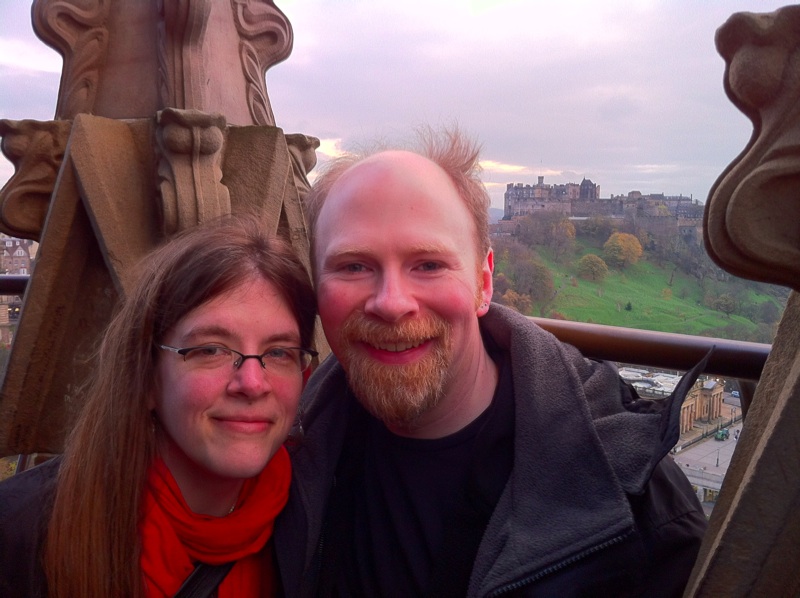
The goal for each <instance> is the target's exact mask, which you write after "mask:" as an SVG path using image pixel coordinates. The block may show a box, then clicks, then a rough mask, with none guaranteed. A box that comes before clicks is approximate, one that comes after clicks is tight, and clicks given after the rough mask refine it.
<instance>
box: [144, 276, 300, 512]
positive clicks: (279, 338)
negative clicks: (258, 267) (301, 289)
mask: <svg viewBox="0 0 800 598" xmlns="http://www.w3.org/2000/svg"><path fill="white" fill-rule="evenodd" d="M162 344H164V345H169V346H171V347H177V348H185V347H196V346H198V345H202V346H212V347H225V348H228V349H234V350H236V351H239V352H240V353H243V354H245V355H260V354H262V353H264V352H265V351H268V350H270V349H272V348H275V347H299V346H300V331H299V327H298V325H297V321H296V320H295V318H294V316H293V315H292V312H291V311H290V309H289V307H288V306H287V304H286V302H285V301H284V300H283V298H282V297H281V296H280V295H279V294H278V292H277V290H276V288H275V287H274V286H273V285H272V284H271V283H269V282H267V281H265V280H261V279H258V280H255V281H248V282H245V283H244V284H241V285H239V286H237V287H235V288H234V289H232V290H230V291H228V292H226V293H224V294H222V295H219V296H218V297H215V298H214V299H211V300H210V301H208V302H206V303H204V304H202V305H200V306H199V307H197V308H195V309H194V310H192V311H191V312H189V313H188V314H187V315H186V316H184V317H183V318H182V319H181V320H180V321H178V323H177V324H176V325H175V326H174V327H173V328H172V329H171V330H170V331H169V332H168V333H167V335H166V336H165V337H164V339H163V340H162ZM213 354H214V350H210V351H206V352H200V353H197V352H195V353H193V354H191V355H189V356H187V358H186V359H184V357H183V356H182V355H179V354H177V353H174V352H172V351H168V350H164V351H161V354H160V355H159V359H158V364H157V366H156V375H157V385H156V392H155V395H154V399H153V401H152V403H153V404H152V405H151V407H152V408H153V409H155V412H156V414H157V417H158V421H159V423H160V427H161V429H162V431H163V434H162V436H163V438H161V444H160V446H159V449H160V453H161V456H162V457H163V459H164V461H165V462H166V464H167V466H168V467H169V468H170V471H171V472H172V475H173V477H174V478H175V480H176V481H177V482H178V485H179V487H180V488H181V491H182V492H183V493H184V498H186V500H187V502H189V504H190V505H191V504H192V501H191V500H190V496H189V495H191V494H192V492H194V489H203V488H207V487H209V485H210V484H213V483H214V482H215V481H218V482H222V483H223V485H225V484H224V482H227V483H228V484H229V483H230V482H231V481H232V480H235V479H238V480H241V479H245V478H251V477H254V476H256V475H258V474H259V473H260V472H261V470H262V469H263V468H264V467H265V466H266V464H267V463H268V462H269V460H270V459H271V458H272V456H273V455H274V454H275V452H276V451H277V450H278V448H279V447H280V446H281V444H282V443H283V441H284V440H285V439H286V436H287V435H288V433H289V430H290V428H291V426H292V423H293V422H294V420H295V414H296V412H297V403H298V400H299V398H300V392H301V390H302V387H303V375H302V373H301V371H300V369H299V368H297V367H295V368H292V367H283V368H281V367H278V368H273V367H269V366H268V367H267V369H264V368H262V367H261V364H260V362H259V360H258V359H245V360H243V361H242V363H241V366H240V367H239V368H238V369H237V368H235V367H234V365H233V359H230V360H227V359H223V360H222V361H221V362H218V361H214V359H211V358H210V357H209V356H210V355H213ZM233 357H237V356H236V355H235V354H234V356H233ZM276 370H277V371H276ZM187 494H188V495H187Z"/></svg>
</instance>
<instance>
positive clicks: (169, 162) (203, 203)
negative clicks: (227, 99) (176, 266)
mask: <svg viewBox="0 0 800 598" xmlns="http://www.w3.org/2000/svg"><path fill="white" fill-rule="evenodd" d="M225 126H226V122H225V117H224V116H222V115H218V114H205V113H203V112H199V111H197V110H177V109H174V108H167V109H165V110H162V111H161V112H159V113H158V132H157V140H158V148H159V151H160V154H161V156H160V160H159V165H158V178H159V185H160V191H161V202H162V215H163V232H164V234H165V235H172V234H174V233H176V232H178V231H181V230H183V229H185V228H188V227H191V226H195V225H197V224H200V223H201V222H204V221H206V220H209V219H212V218H216V217H218V216H222V215H225V214H230V212H231V201H230V195H229V193H228V189H227V187H225V185H223V184H222V182H221V181H222V167H221V164H222V156H223V146H224V142H225Z"/></svg>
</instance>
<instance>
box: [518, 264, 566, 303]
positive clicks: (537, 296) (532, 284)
mask: <svg viewBox="0 0 800 598" xmlns="http://www.w3.org/2000/svg"><path fill="white" fill-rule="evenodd" d="M513 276H514V288H515V289H516V291H517V292H518V293H519V294H521V295H528V296H529V297H530V298H531V301H533V303H535V304H536V305H538V306H539V313H540V315H541V314H544V312H545V311H546V310H547V306H548V305H550V303H551V302H552V301H553V299H555V297H556V294H557V291H556V290H555V285H554V284H553V273H552V272H550V269H549V268H548V267H547V266H545V265H544V264H543V263H541V262H539V261H535V260H528V261H525V262H519V263H517V264H515V265H514V271H513Z"/></svg>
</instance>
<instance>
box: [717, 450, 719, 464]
mask: <svg viewBox="0 0 800 598" xmlns="http://www.w3.org/2000/svg"><path fill="white" fill-rule="evenodd" d="M717 467H719V449H717Z"/></svg>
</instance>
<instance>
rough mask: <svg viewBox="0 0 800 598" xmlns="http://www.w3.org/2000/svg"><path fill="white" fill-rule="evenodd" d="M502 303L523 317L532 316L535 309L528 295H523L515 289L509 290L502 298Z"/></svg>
mask: <svg viewBox="0 0 800 598" xmlns="http://www.w3.org/2000/svg"><path fill="white" fill-rule="evenodd" d="M500 303H502V304H503V305H505V306H507V307H510V308H511V309H513V310H516V311H518V312H519V313H521V314H523V315H528V314H530V313H531V308H532V307H533V302H532V301H531V298H530V297H529V296H528V295H524V294H523V295H521V294H519V293H517V292H516V291H515V290H514V289H508V290H507V291H506V292H505V293H504V294H503V296H502V297H501V298H500Z"/></svg>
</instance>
